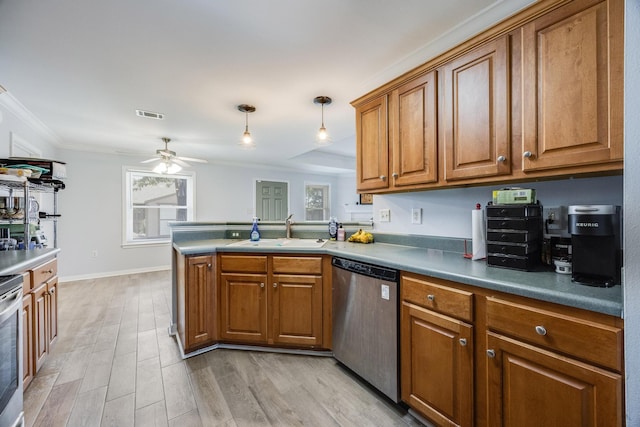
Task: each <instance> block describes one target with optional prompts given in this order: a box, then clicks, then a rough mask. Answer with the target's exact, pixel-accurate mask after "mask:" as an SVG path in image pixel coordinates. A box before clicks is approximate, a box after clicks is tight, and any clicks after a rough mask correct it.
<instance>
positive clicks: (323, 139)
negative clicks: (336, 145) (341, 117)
mask: <svg viewBox="0 0 640 427" xmlns="http://www.w3.org/2000/svg"><path fill="white" fill-rule="evenodd" d="M313 102H314V104H320V105H321V107H322V124H321V125H320V129H318V134H317V135H316V144H318V145H329V144H331V138H330V137H329V133H328V132H327V128H326V127H324V104H327V105H328V104H331V98H329V97H328V96H316V97H315V98H313Z"/></svg>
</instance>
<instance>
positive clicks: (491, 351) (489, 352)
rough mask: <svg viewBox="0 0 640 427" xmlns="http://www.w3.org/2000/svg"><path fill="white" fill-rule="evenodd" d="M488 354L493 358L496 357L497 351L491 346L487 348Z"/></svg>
mask: <svg viewBox="0 0 640 427" xmlns="http://www.w3.org/2000/svg"><path fill="white" fill-rule="evenodd" d="M487 356H489V357H490V358H492V359H493V358H494V357H496V352H495V351H494V350H493V349H491V348H490V349H489V350H487Z"/></svg>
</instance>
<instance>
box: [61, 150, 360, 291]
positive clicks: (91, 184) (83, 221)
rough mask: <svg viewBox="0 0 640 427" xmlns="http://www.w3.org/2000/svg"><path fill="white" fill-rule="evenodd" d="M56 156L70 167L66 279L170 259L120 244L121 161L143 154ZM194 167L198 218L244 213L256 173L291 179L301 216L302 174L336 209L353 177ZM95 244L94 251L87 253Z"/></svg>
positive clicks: (163, 250)
mask: <svg viewBox="0 0 640 427" xmlns="http://www.w3.org/2000/svg"><path fill="white" fill-rule="evenodd" d="M60 159H61V160H63V161H65V162H67V175H68V178H67V179H66V180H65V184H66V186H67V188H66V189H65V190H64V191H61V192H60V195H59V205H60V209H59V210H60V213H61V214H62V218H61V219H60V221H59V227H58V229H59V246H60V248H62V252H61V254H60V257H59V260H60V263H59V272H60V276H61V277H62V278H63V279H64V280H69V279H74V278H80V277H92V276H100V275H105V274H117V273H123V272H136V271H148V270H153V269H159V268H165V267H168V266H169V265H170V250H169V245H168V244H165V245H158V246H147V247H133V248H132V247H128V248H123V247H122V226H123V217H122V203H123V201H122V190H123V184H122V179H123V172H122V168H123V166H136V167H139V166H141V165H140V164H139V161H140V160H143V159H142V158H132V157H127V156H117V155H107V154H97V153H88V152H79V151H71V150H61V152H60ZM192 169H193V170H194V171H195V172H196V197H195V198H196V214H195V220H196V221H250V219H251V218H252V216H253V209H254V203H255V202H254V194H255V184H254V183H255V180H256V179H267V180H282V181H287V182H289V194H290V209H289V211H290V212H292V213H293V214H294V219H296V220H297V221H301V220H302V219H303V218H304V184H305V182H316V183H327V184H330V185H331V190H332V201H331V202H332V206H334V207H336V209H337V206H338V200H339V199H340V198H341V196H339V194H340V192H341V191H343V192H347V193H355V185H354V186H352V187H347V188H341V186H342V182H341V181H340V180H338V178H336V177H334V176H323V175H317V174H303V173H299V172H291V171H285V170H277V169H273V168H267V167H243V166H238V165H222V164H207V165H194V166H193V168H192ZM332 214H333V213H332ZM94 251H97V253H98V256H97V257H92V253H93V252H94Z"/></svg>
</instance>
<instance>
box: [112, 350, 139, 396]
mask: <svg viewBox="0 0 640 427" xmlns="http://www.w3.org/2000/svg"><path fill="white" fill-rule="evenodd" d="M136 367H137V358H136V353H135V352H133V353H126V354H118V355H116V356H115V357H114V359H113V364H112V366H111V375H110V376H109V389H108V390H107V400H108V401H109V400H112V399H116V398H118V397H122V396H125V395H127V394H131V393H134V392H135V391H136Z"/></svg>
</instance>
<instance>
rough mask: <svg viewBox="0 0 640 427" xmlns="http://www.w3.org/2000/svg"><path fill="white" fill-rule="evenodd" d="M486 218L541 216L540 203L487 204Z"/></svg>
mask: <svg viewBox="0 0 640 427" xmlns="http://www.w3.org/2000/svg"><path fill="white" fill-rule="evenodd" d="M487 217H488V218H527V217H540V218H542V206H540V205H489V206H487Z"/></svg>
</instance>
